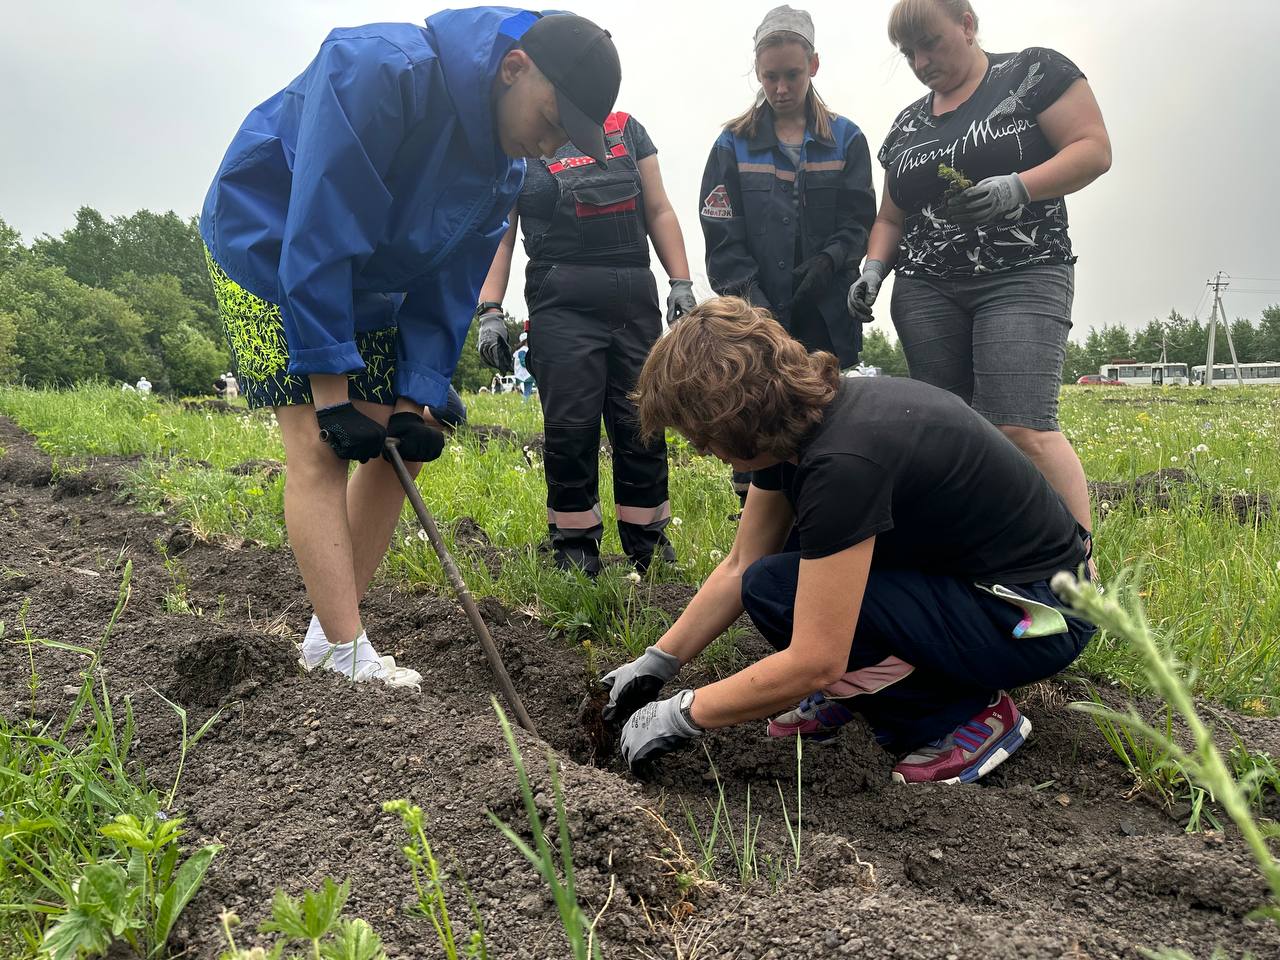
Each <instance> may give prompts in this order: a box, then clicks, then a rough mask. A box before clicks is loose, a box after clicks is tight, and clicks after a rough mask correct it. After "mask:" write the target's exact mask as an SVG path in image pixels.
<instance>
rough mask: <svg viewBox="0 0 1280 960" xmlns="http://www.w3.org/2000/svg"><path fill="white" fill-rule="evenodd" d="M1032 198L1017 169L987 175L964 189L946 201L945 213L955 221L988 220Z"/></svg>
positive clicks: (1015, 208)
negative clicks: (1007, 172) (995, 175)
mask: <svg viewBox="0 0 1280 960" xmlns="http://www.w3.org/2000/svg"><path fill="white" fill-rule="evenodd" d="M1030 202H1031V194H1029V193H1027V185H1026V184H1025V183H1023V182H1022V178H1021V177H1020V176H1018V175H1017V174H1016V173H1010V174H1006V175H1005V176H1002V177H987V179H985V180H980V181H978V182H977V183H976V184H974V185H973V186H972V187H970V188H969V189H968V190H962V191H961V192H960V193H958V194H956V195H955V196H954V197H952V198H951V200H950V201H949V202H948V203H947V209H946V211H945V212H944V213H943V216H945V217H946V218H947V219H948V220H950V221H951V222H952V223H988V222H990V221H992V220H998V219H1000V218H1001V217H1003V216H1004V215H1005V214H1008V213H1012V212H1013V211H1014V210H1017V209H1018V208H1019V207H1020V206H1022V205H1023V204H1024V203H1030Z"/></svg>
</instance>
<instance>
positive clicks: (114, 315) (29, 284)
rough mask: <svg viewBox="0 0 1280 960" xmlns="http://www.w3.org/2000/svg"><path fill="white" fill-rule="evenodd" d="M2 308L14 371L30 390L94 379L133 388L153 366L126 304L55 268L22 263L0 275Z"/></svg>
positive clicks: (138, 324) (138, 323) (137, 321)
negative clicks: (8, 320)
mask: <svg viewBox="0 0 1280 960" xmlns="http://www.w3.org/2000/svg"><path fill="white" fill-rule="evenodd" d="M0 304H3V305H4V307H3V309H4V311H5V313H6V314H7V315H9V316H11V317H12V318H14V320H15V322H16V326H17V332H16V338H15V343H14V351H13V352H14V355H15V365H16V371H15V372H16V374H17V375H18V376H20V377H22V378H23V379H25V380H26V381H27V382H28V383H30V384H31V385H33V386H45V385H60V384H71V383H75V382H77V381H80V380H88V379H92V378H94V377H106V378H108V379H114V380H124V381H126V382H130V383H132V382H133V380H135V379H136V378H137V377H138V376H139V375H140V374H143V373H147V372H148V369H147V368H148V367H154V364H155V359H154V358H153V357H152V356H151V354H150V352H149V351H148V349H147V346H146V342H145V339H144V336H143V333H144V328H143V322H142V319H141V318H140V317H139V316H138V315H137V314H136V313H134V312H133V311H132V310H131V309H130V308H129V305H128V304H127V303H126V302H125V301H124V300H122V299H121V298H120V297H117V296H116V295H115V294H113V293H111V292H110V291H108V290H95V289H93V288H90V287H86V286H84V285H83V284H79V283H76V282H75V281H74V280H72V279H71V278H70V277H68V276H67V274H66V272H65V271H64V270H62V269H61V268H59V267H51V266H47V265H44V264H40V263H35V262H33V263H20V264H19V265H18V266H17V267H15V268H13V269H11V270H8V271H6V272H4V273H0Z"/></svg>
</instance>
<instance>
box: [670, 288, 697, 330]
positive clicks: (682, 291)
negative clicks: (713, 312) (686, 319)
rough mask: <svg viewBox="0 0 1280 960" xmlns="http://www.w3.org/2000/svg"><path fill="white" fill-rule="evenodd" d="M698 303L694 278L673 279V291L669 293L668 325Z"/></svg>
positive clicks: (672, 323) (671, 324)
mask: <svg viewBox="0 0 1280 960" xmlns="http://www.w3.org/2000/svg"><path fill="white" fill-rule="evenodd" d="M697 305H698V301H697V299H696V298H695V297H694V295H693V281H692V280H672V281H671V292H670V293H669V294H667V326H668V327H671V326H674V325H675V322H676V321H677V320H679V319H680V318H681V317H683V316H684V315H685V314H686V313H688V312H689V311H690V310H692V309H693V308H694V307H696V306H697Z"/></svg>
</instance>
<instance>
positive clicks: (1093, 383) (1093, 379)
mask: <svg viewBox="0 0 1280 960" xmlns="http://www.w3.org/2000/svg"><path fill="white" fill-rule="evenodd" d="M1076 383H1078V384H1079V385H1080V386H1082V387H1123V386H1124V384H1123V383H1122V382H1121V381H1119V380H1115V379H1113V378H1111V377H1104V376H1102V375H1101V374H1098V373H1086V374H1085V375H1084V376H1083V377H1081V378H1080V379H1079V380H1077V381H1076Z"/></svg>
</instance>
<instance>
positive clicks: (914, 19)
mask: <svg viewBox="0 0 1280 960" xmlns="http://www.w3.org/2000/svg"><path fill="white" fill-rule="evenodd" d="M938 13H942V14H943V15H944V16H946V17H947V18H948V19H949V20H951V21H952V22H954V23H962V22H964V15H965V14H966V13H967V14H968V15H969V16H971V17H973V29H974V30H975V31H976V30H977V29H978V14H977V13H975V12H974V9H973V4H972V3H970V2H969V0H898V2H897V3H896V4H894V7H893V10H892V11H890V13H889V42H890V43H892V44H893V45H894V46H895V47H900V46H902V45H903V44H904V43H914V42H915V41H917V40H919V39H920V38H921V37H923V36H924V35H925V34H926V33H928V32H929V28H930V26H931V24H932V23H933V18H934V16H935V15H936V14H938Z"/></svg>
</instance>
